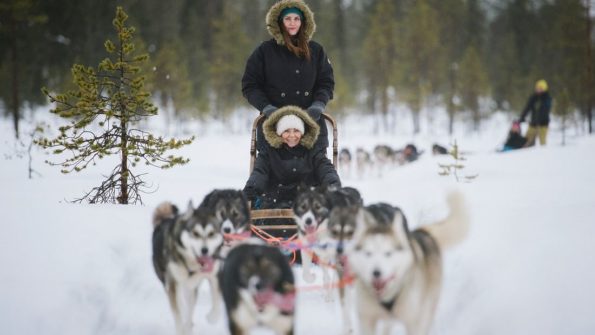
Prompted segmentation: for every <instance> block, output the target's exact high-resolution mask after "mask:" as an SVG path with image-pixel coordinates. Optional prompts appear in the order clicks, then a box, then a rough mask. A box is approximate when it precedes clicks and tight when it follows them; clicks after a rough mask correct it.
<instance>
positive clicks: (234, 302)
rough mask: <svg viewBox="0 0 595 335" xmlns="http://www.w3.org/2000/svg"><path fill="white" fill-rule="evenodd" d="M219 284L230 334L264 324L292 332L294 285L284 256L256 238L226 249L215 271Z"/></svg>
mask: <svg viewBox="0 0 595 335" xmlns="http://www.w3.org/2000/svg"><path fill="white" fill-rule="evenodd" d="M219 285H220V287H221V291H222V293H223V300H224V302H225V308H226V310H227V315H228V320H229V331H230V333H231V334H232V335H239V334H249V333H250V330H251V329H252V328H254V327H257V326H260V327H266V328H269V329H271V330H273V331H274V332H275V333H276V334H279V335H289V334H293V327H294V309H295V287H294V278H293V272H292V271H291V267H290V265H289V262H288V261H287V257H285V255H283V253H282V252H281V251H280V250H279V249H278V248H275V247H271V246H267V245H264V244H262V242H260V241H258V240H257V241H256V242H253V243H246V244H241V245H238V246H236V247H234V248H233V249H231V250H230V252H229V254H228V256H227V259H226V260H225V263H224V265H223V268H222V270H221V272H220V273H219Z"/></svg>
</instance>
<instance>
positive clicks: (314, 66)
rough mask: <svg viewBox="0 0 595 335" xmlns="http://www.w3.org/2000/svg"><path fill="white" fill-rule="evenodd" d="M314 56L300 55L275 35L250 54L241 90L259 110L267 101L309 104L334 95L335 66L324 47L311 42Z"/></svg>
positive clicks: (272, 102) (277, 105)
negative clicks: (308, 57) (303, 56)
mask: <svg viewBox="0 0 595 335" xmlns="http://www.w3.org/2000/svg"><path fill="white" fill-rule="evenodd" d="M309 45H310V52H311V57H312V59H311V60H310V61H307V60H306V59H304V58H298V57H297V56H296V55H294V54H293V53H291V52H290V51H289V49H287V47H286V46H284V45H279V44H277V42H275V40H274V39H271V40H269V41H266V42H263V43H262V44H261V45H260V46H259V47H258V48H256V50H254V52H253V53H252V55H251V56H250V58H248V61H247V63H246V70H245V72H244V76H243V77H242V93H243V94H244V97H246V99H248V102H250V104H251V105H252V106H254V107H255V108H256V109H258V110H259V111H262V110H263V108H264V107H265V106H267V105H269V104H270V105H273V106H275V107H278V108H279V107H283V106H287V105H294V106H299V107H301V108H304V109H306V108H308V107H309V106H310V105H311V104H312V103H313V102H314V101H320V102H323V103H324V104H327V103H328V101H329V100H330V99H332V98H333V90H334V87H335V80H334V77H333V68H332V67H331V64H330V62H329V60H328V58H327V56H326V54H325V52H324V50H323V48H322V46H321V45H320V44H318V43H316V42H314V41H310V42H309Z"/></svg>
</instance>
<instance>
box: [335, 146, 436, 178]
mask: <svg viewBox="0 0 595 335" xmlns="http://www.w3.org/2000/svg"><path fill="white" fill-rule="evenodd" d="M423 152H424V151H423V150H418V148H417V146H415V144H412V143H409V144H407V145H405V146H404V147H403V148H400V149H397V148H393V147H391V146H389V145H386V144H378V145H376V146H375V147H374V148H373V149H372V150H371V151H367V150H366V149H364V148H362V147H358V148H357V149H356V150H355V152H354V153H353V154H352V151H350V150H349V149H348V148H342V149H341V150H340V151H339V155H338V160H339V165H340V166H341V171H340V172H341V175H342V176H343V177H347V178H352V177H356V178H359V179H361V178H364V177H366V176H369V175H378V176H382V174H383V173H384V172H385V171H386V170H388V169H390V168H392V167H395V166H402V165H406V164H409V163H412V162H415V161H416V160H417V159H418V158H419V157H420V156H421V155H422V154H423ZM447 153H448V150H447V149H446V148H444V147H443V146H441V145H438V144H434V145H433V146H432V154H434V155H442V154H447Z"/></svg>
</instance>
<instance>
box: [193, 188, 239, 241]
mask: <svg viewBox="0 0 595 335" xmlns="http://www.w3.org/2000/svg"><path fill="white" fill-rule="evenodd" d="M198 207H199V208H208V209H210V210H212V211H213V212H214V213H215V216H216V217H217V219H218V220H219V222H220V223H221V233H222V234H243V233H245V232H249V231H250V210H249V208H248V200H246V196H244V192H242V191H240V190H230V189H226V190H213V191H211V193H209V194H207V195H206V196H205V198H204V199H203V201H202V203H201V204H200V205H199V206H198Z"/></svg>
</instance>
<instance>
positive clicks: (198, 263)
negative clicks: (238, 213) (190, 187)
mask: <svg viewBox="0 0 595 335" xmlns="http://www.w3.org/2000/svg"><path fill="white" fill-rule="evenodd" d="M153 226H154V230H153V266H154V268H155V273H156V274H157V277H159V280H160V281H161V282H162V283H163V286H164V288H165V292H166V293H167V297H168V300H169V304H170V307H171V309H172V312H173V315H174V321H175V324H176V332H177V334H179V335H188V334H191V333H192V327H193V325H192V317H193V312H194V307H195V305H196V299H197V294H198V287H199V286H200V283H201V282H202V281H203V280H208V281H209V283H210V286H211V297H212V309H211V311H210V312H209V314H208V315H207V319H208V320H209V322H215V321H216V320H217V319H218V318H219V314H220V293H219V286H218V282H217V272H218V271H219V267H220V260H219V251H220V249H221V247H222V245H223V234H221V232H220V229H219V226H218V223H217V218H216V217H215V216H214V215H213V214H212V212H210V211H208V210H206V209H194V208H193V206H192V203H191V202H190V203H189V204H188V209H187V210H186V212H184V213H183V214H179V213H178V209H177V207H176V206H175V205H173V204H171V203H169V202H165V203H162V204H160V205H159V206H158V207H157V208H156V209H155V212H154V214H153Z"/></svg>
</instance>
